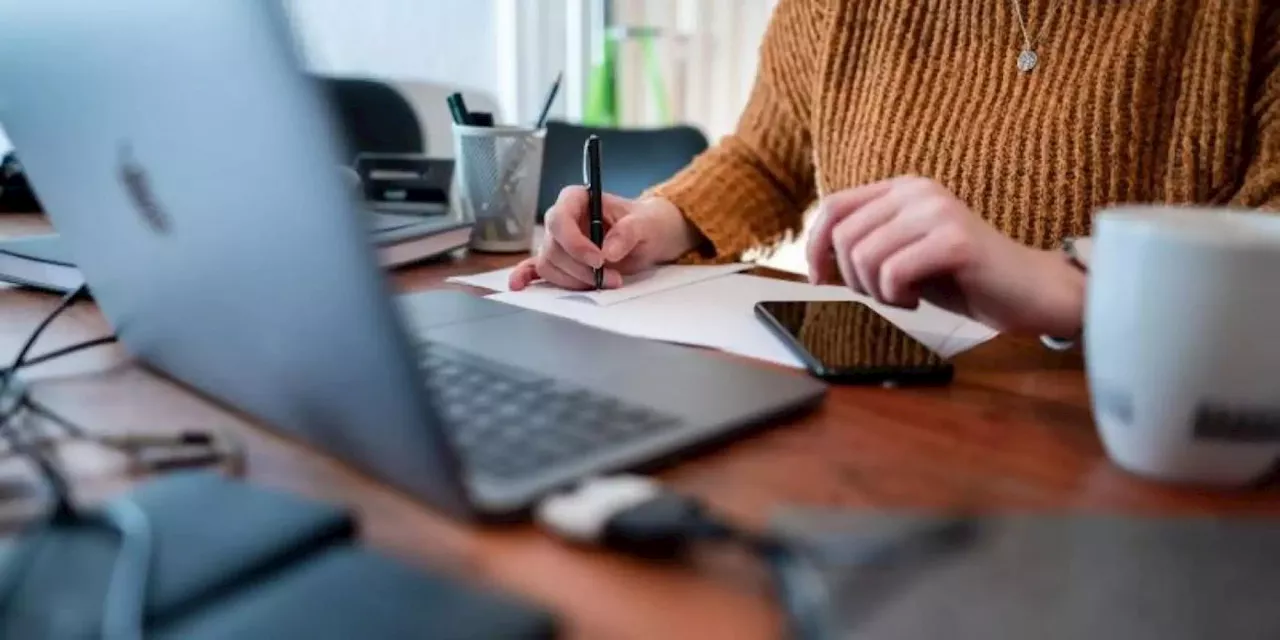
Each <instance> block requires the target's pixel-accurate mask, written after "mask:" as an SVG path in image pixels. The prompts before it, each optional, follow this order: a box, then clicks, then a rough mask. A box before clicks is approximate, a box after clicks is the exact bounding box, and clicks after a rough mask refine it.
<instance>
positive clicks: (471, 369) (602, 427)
mask: <svg viewBox="0 0 1280 640" xmlns="http://www.w3.org/2000/svg"><path fill="white" fill-rule="evenodd" d="M419 362H420V363H421V365H422V367H423V368H424V370H425V374H426V375H425V379H426V386H427V388H428V389H429V390H430V391H431V392H432V394H433V397H434V399H435V402H436V405H437V407H438V408H439V410H440V412H441V413H442V414H443V415H444V416H445V417H446V419H447V420H448V421H449V423H450V424H449V428H450V431H451V433H452V436H453V440H454V442H455V444H456V445H457V446H458V448H459V449H460V451H461V452H462V455H463V456H464V457H465V458H466V461H467V463H468V464H470V465H471V466H472V467H473V468H474V469H476V470H478V471H480V472H482V473H486V474H490V475H493V476H496V477H499V478H508V479H514V478H519V477H521V476H524V475H528V474H532V473H536V472H538V471H539V470H541V469H545V468H547V467H549V466H552V465H555V464H557V463H561V462H564V461H566V460H572V459H574V458H577V457H581V456H585V455H591V454H592V453H594V452H596V451H600V450H604V449H608V448H611V447H617V446H620V445H623V444H626V443H629V442H631V441H634V440H637V439H642V438H645V437H648V436H650V435H651V434H652V433H655V432H656V431H659V430H661V429H663V428H669V427H671V426H674V425H676V424H678V421H677V420H675V419H674V418H672V417H670V416H664V415H662V414H659V413H656V412H654V411H652V410H649V409H646V408H643V407H635V406H628V405H626V404H625V403H623V402H620V401H618V400H617V399H615V398H611V397H608V396H604V395H601V394H598V393H594V392H592V391H589V390H587V389H582V388H576V387H573V386H570V385H567V384H565V383H563V382H561V381H559V380H555V379H552V378H546V377H541V376H539V375H538V374H536V373H534V372H529V371H523V370H519V369H516V368H514V367H510V366H507V365H504V364H500V363H494V362H490V361H488V360H484V359H482V358H478V357H476V356H473V355H470V354H467V353H466V352H463V351H459V350H457V349H451V348H448V347H441V346H440V345H433V344H427V345H424V347H423V353H422V357H421V359H420V361H419Z"/></svg>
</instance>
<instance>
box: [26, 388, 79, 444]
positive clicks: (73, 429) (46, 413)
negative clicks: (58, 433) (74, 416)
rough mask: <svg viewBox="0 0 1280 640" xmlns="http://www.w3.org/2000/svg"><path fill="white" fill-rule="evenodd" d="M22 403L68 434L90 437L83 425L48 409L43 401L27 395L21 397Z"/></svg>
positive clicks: (73, 436) (74, 436)
mask: <svg viewBox="0 0 1280 640" xmlns="http://www.w3.org/2000/svg"><path fill="white" fill-rule="evenodd" d="M22 404H23V406H25V407H26V408H27V409H30V410H31V411H32V412H33V413H37V414H39V415H40V416H41V417H43V418H44V419H46V420H48V421H50V422H52V423H54V424H56V425H58V426H59V427H61V428H62V430H63V431H65V432H67V435H68V436H71V437H72V438H77V439H81V440H86V439H92V438H90V437H89V434H88V432H86V431H85V429H84V427H81V426H80V425H78V424H76V423H74V422H72V421H70V420H68V419H67V418H64V417H63V416H62V414H60V413H58V412H56V411H54V410H53V409H50V408H49V407H47V406H45V405H44V404H43V403H41V402H38V401H36V399H35V398H32V397H31V396H29V395H28V396H27V397H25V398H23V399H22Z"/></svg>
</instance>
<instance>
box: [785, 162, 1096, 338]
mask: <svg viewBox="0 0 1280 640" xmlns="http://www.w3.org/2000/svg"><path fill="white" fill-rule="evenodd" d="M808 258H809V279H810V281H811V282H815V283H818V282H829V281H832V280H834V279H836V278H837V277H839V279H841V280H843V281H844V283H845V284H847V285H848V286H849V287H850V288H852V289H853V290H854V291H856V292H858V293H863V294H866V295H869V296H871V297H873V298H875V299H876V300H878V301H880V302H883V303H885V304H890V305H894V306H899V307H906V308H915V307H916V306H917V305H918V304H919V302H920V300H922V299H923V300H927V301H929V302H931V303H933V304H935V305H938V306H940V307H943V308H945V309H949V310H951V311H955V312H957V313H963V314H965V315H967V316H969V317H971V318H974V319H975V320H978V321H979V322H982V323H984V324H987V325H988V326H991V327H992V328H994V329H997V330H1000V331H1012V332H1025V333H1039V334H1047V335H1055V336H1069V335H1074V334H1076V333H1077V332H1078V331H1079V329H1080V326H1081V323H1082V315H1083V306H1084V302H1083V298H1084V275H1083V274H1082V273H1080V272H1079V271H1078V270H1076V269H1075V268H1074V267H1072V266H1071V265H1070V264H1068V262H1067V261H1066V259H1065V257H1064V256H1063V255H1061V254H1059V253H1056V252H1050V251H1041V250H1037V249H1032V248H1030V247H1027V246H1025V245H1022V244H1019V243H1017V242H1015V241H1014V240H1012V239H1010V238H1009V237H1007V236H1005V235H1004V234H1002V233H1000V232H999V231H998V230H996V229H995V228H993V227H992V226H990V225H988V224H987V223H986V222H984V221H983V220H982V219H981V218H979V217H978V216H977V215H976V214H974V213H973V212H972V211H970V210H969V207H968V206H966V205H965V203H963V202H961V201H960V200H959V199H957V198H956V197H955V196H954V195H952V194H951V192H950V191H948V190H947V189H946V188H945V187H943V186H942V185H940V184H938V183H937V182H934V181H933V180H929V179H927V178H919V177H914V176H909V177H900V178H893V179H890V180H885V181H882V182H876V183H873V184H868V185H863V186H861V187H856V188H853V189H848V190H845V191H841V192H838V193H835V194H832V195H831V196H828V197H826V198H824V199H823V200H822V203H821V207H820V214H819V218H818V220H817V222H816V224H815V226H814V228H813V230H812V232H811V234H810V236H809V243H808Z"/></svg>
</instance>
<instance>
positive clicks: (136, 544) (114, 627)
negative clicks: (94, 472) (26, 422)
mask: <svg viewBox="0 0 1280 640" xmlns="http://www.w3.org/2000/svg"><path fill="white" fill-rule="evenodd" d="M87 290H88V288H87V287H86V286H85V285H80V286H79V287H76V288H75V289H74V290H73V291H70V292H68V293H67V294H66V295H64V296H63V297H62V299H61V300H59V301H58V305H57V306H56V307H54V309H53V310H52V311H50V312H49V313H48V315H46V316H45V317H44V319H42V320H41V321H40V323H39V324H37V325H36V327H35V329H33V330H32V331H31V333H30V334H29V335H28V336H27V339H26V341H25V342H24V343H23V345H22V348H20V349H19V350H18V355H17V356H16V357H14V359H13V363H12V364H10V365H9V367H8V369H5V370H4V377H3V379H0V399H3V398H5V397H7V394H8V393H9V391H10V389H11V388H12V387H13V384H14V381H15V380H16V378H17V372H18V370H19V369H21V368H23V367H24V366H29V365H31V364H36V363H39V362H47V361H49V360H52V359H54V358H58V357H61V356H64V355H67V354H69V353H73V352H75V351H79V350H81V349H87V348H90V347H93V346H98V345H100V344H106V343H108V342H113V341H114V340H115V338H114V337H105V338H97V339H95V340H89V341H86V342H82V343H80V344H75V345H70V346H68V347H63V348H61V349H57V350H54V351H51V352H49V353H46V354H43V355H40V356H37V357H36V358H33V359H31V360H28V359H27V354H28V353H30V351H31V348H32V347H33V346H34V345H35V343H36V341H37V340H39V339H40V335H41V334H43V333H44V330H45V329H46V328H47V327H48V326H49V325H50V324H51V323H52V322H53V321H54V320H55V319H56V318H57V317H58V316H59V315H61V314H62V312H63V311H66V310H67V308H69V307H70V306H71V305H72V304H73V303H74V302H75V300H76V299H77V298H78V297H79V296H80V295H81V294H83V293H84V292H85V291H87ZM15 394H16V399H15V400H14V401H13V404H12V406H10V407H5V411H4V413H3V415H0V439H3V440H5V441H7V442H8V444H9V446H10V447H11V448H13V450H14V451H17V452H18V453H20V454H21V455H23V456H24V457H26V458H28V459H30V460H31V461H32V462H33V463H34V464H35V465H36V467H37V468H38V469H39V471H40V475H41V476H43V477H44V479H45V481H46V482H47V483H48V484H49V486H50V488H51V489H52V491H53V494H54V509H53V512H52V514H51V515H50V517H49V518H48V521H47V523H46V524H45V526H46V527H47V526H58V525H60V524H65V523H67V522H70V521H81V522H83V521H85V520H86V519H89V520H100V521H101V522H104V523H106V524H107V525H108V526H110V527H113V528H115V529H116V530H117V531H118V532H119V533H120V552H119V555H118V556H117V558H116V562H115V565H114V566H113V568H112V571H111V577H110V580H109V582H108V587H107V594H106V599H105V603H104V605H103V617H102V629H101V631H102V637H103V638H104V639H105V640H140V639H141V638H142V624H143V619H144V617H145V598H146V585H147V574H148V572H149V570H150V565H151V554H152V551H153V549H152V539H151V526H150V523H149V521H148V519H147V515H146V513H145V512H143V511H142V509H141V508H140V507H138V506H137V504H135V503H133V502H132V501H130V500H128V499H122V500H117V501H115V502H113V503H112V504H110V505H109V506H107V507H106V508H105V509H103V510H102V511H101V512H100V513H97V514H95V515H92V516H91V515H86V514H81V513H80V512H79V510H78V509H77V508H76V506H75V504H74V502H73V499H72V494H71V486H70V483H69V482H68V481H67V478H66V476H65V475H63V473H62V472H61V470H59V469H58V467H57V465H56V463H54V462H53V460H52V459H50V458H49V457H48V456H46V455H45V453H44V451H42V450H41V447H40V443H39V442H35V443H34V445H33V446H28V443H27V442H26V441H25V440H26V439H25V438H24V434H23V433H21V431H26V430H25V429H22V430H19V428H18V427H17V426H15V422H14V421H15V420H16V419H17V417H18V416H19V415H20V414H21V413H22V410H23V409H27V410H29V411H30V412H31V413H39V414H42V415H43V416H44V417H46V418H48V419H50V420H53V421H55V422H57V423H58V425H59V426H61V427H62V428H63V429H64V430H66V431H67V432H68V433H69V434H71V435H73V436H76V435H83V434H84V430H83V429H81V428H79V426H78V425H76V424H75V423H73V422H71V421H70V420H67V419H65V418H62V417H61V416H60V415H58V414H57V413H55V412H53V411H50V410H49V409H48V408H47V407H45V406H44V405H42V404H40V403H38V402H36V401H34V400H32V399H31V398H30V397H29V396H28V395H27V392H26V390H25V389H19V390H18V391H16V392H15ZM36 535H37V536H38V537H37V538H36V540H35V543H34V544H33V545H31V547H29V548H28V549H26V553H25V554H23V556H24V557H22V558H18V559H17V561H18V563H19V564H18V569H17V573H16V574H15V573H14V572H13V571H10V572H8V573H7V574H6V578H9V579H8V580H6V583H10V582H17V581H20V580H21V579H22V575H23V574H25V572H26V569H27V568H29V565H30V562H31V559H32V558H33V557H34V553H35V552H36V551H37V550H38V549H39V547H40V543H41V542H42V541H43V538H44V535H47V534H36ZM11 561H12V560H11Z"/></svg>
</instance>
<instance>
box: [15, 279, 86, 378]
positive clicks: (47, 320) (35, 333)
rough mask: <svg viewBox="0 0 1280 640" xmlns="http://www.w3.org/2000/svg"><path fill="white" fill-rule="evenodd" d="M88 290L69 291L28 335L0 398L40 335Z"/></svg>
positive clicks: (81, 287)
mask: <svg viewBox="0 0 1280 640" xmlns="http://www.w3.org/2000/svg"><path fill="white" fill-rule="evenodd" d="M88 290H89V287H88V286H87V285H83V284H82V285H80V286H78V287H76V288H75V289H72V290H71V291H68V292H67V293H66V295H64V296H62V299H61V300H59V301H58V306H56V307H54V308H53V311H50V312H49V313H48V315H46V316H45V317H44V319H43V320H41V321H40V324H37V325H36V328H35V329H33V330H32V331H31V333H30V334H28V335H27V340H26V342H24V343H23V344H22V348H21V349H19V350H18V355H17V356H15V357H14V359H13V363H12V364H10V365H9V368H8V370H6V371H5V374H4V379H3V380H2V381H0V397H4V394H6V393H8V391H9V386H10V385H11V384H13V379H14V377H15V376H17V374H18V369H21V368H22V367H23V365H24V364H25V363H26V361H27V353H28V352H30V351H31V347H33V346H35V344H36V341H37V340H39V339H40V334H42V333H44V330H45V328H47V327H48V326H49V325H50V324H51V323H52V322H53V321H54V319H56V318H57V317H58V316H59V315H62V312H63V311H66V310H67V307H70V306H71V305H72V303H74V302H75V301H76V298H79V297H80V295H81V294H83V293H85V292H86V291H88Z"/></svg>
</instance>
